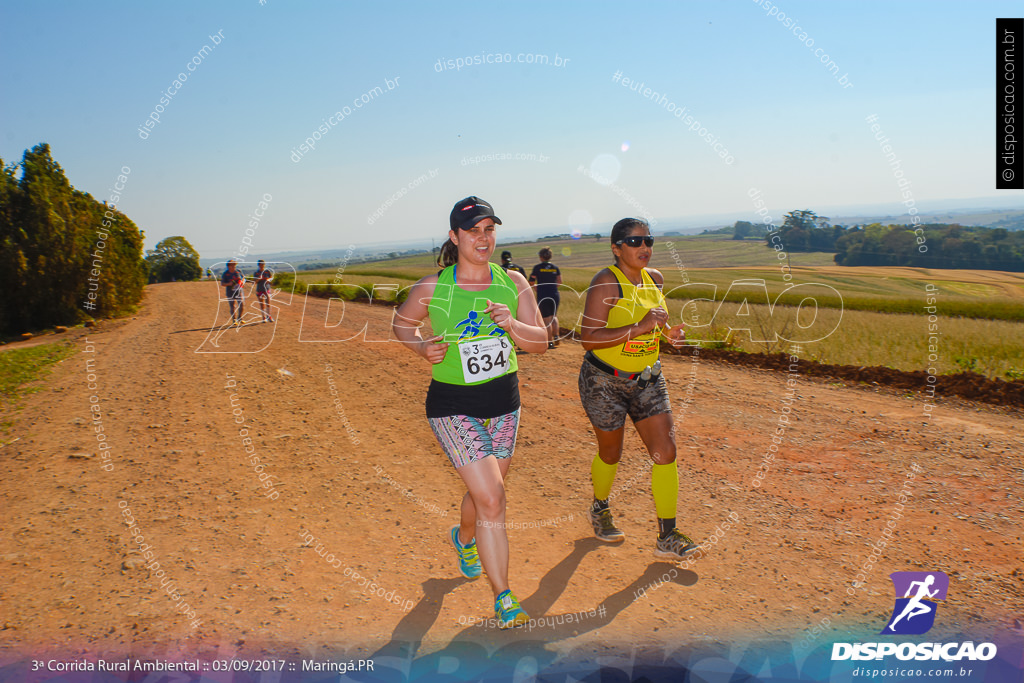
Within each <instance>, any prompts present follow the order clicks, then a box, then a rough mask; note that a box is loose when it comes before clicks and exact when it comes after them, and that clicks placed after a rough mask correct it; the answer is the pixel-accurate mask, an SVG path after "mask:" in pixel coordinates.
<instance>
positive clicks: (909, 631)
mask: <svg viewBox="0 0 1024 683" xmlns="http://www.w3.org/2000/svg"><path fill="white" fill-rule="evenodd" d="M889 576H890V578H892V585H893V588H895V589H896V606H895V607H893V610H892V617H890V618H889V623H888V624H887V625H886V627H885V628H883V629H882V631H881V633H880V634H879V635H883V634H884V635H889V634H894V633H898V634H900V635H905V636H910V635H920V634H922V633H927V632H928V631H929V630H931V628H932V626H933V625H934V624H935V613H936V612H938V611H939V601H940V600H941V601H945V600H946V592H947V591H948V590H949V577H948V576H946V575H945V574H944V573H943V572H893V573H892V574H890V575H889ZM901 595H902V596H903V597H900V596H901Z"/></svg>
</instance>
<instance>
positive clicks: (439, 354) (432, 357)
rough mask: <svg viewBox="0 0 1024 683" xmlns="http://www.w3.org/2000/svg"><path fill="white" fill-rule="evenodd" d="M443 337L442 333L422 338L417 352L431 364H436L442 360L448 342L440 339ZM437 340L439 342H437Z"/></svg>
mask: <svg viewBox="0 0 1024 683" xmlns="http://www.w3.org/2000/svg"><path fill="white" fill-rule="evenodd" d="M443 339H444V336H443V335H438V336H436V337H431V338H430V339H424V340H423V341H422V342H420V347H419V354H420V355H421V356H423V357H424V358H426V359H427V360H429V361H430V362H431V363H432V364H434V365H437V364H438V363H440V362H441V361H443V360H444V354H445V353H446V352H447V351H448V344H447V342H444V341H441V340H443ZM439 341H440V342H441V343H438V342H439Z"/></svg>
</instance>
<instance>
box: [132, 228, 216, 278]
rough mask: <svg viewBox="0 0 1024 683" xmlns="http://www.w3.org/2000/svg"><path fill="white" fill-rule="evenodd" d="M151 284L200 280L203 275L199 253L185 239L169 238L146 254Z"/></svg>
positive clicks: (178, 237) (179, 237) (161, 241)
mask: <svg viewBox="0 0 1024 683" xmlns="http://www.w3.org/2000/svg"><path fill="white" fill-rule="evenodd" d="M146 263H147V264H148V265H149V281H150V282H170V281H171V280H198V279H199V278H200V277H202V275H203V269H202V267H200V265H199V252H198V251H196V250H195V249H194V248H193V247H192V245H191V244H189V242H188V240H187V239H185V238H184V237H181V236H180V235H179V236H175V237H167V238H165V239H162V240H160V242H159V243H158V244H157V245H156V247H155V248H153V249H151V250H150V251H148V252H146Z"/></svg>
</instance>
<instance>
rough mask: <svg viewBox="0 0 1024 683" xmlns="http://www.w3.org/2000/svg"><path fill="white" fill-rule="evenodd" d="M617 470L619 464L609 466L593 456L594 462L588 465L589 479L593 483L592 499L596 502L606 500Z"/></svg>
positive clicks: (598, 457) (597, 456)
mask: <svg viewBox="0 0 1024 683" xmlns="http://www.w3.org/2000/svg"><path fill="white" fill-rule="evenodd" d="M618 469H619V463H615V464H614V465H609V464H608V463H606V462H605V461H604V460H602V459H601V456H600V455H595V456H594V462H592V463H590V478H591V480H592V481H593V482H594V498H596V499H597V500H608V496H609V495H611V492H612V484H613V483H614V482H615V472H616V471H617V470H618Z"/></svg>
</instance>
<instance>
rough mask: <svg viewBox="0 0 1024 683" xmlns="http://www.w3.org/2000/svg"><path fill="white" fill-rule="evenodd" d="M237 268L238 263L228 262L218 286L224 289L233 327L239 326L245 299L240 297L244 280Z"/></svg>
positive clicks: (233, 260)
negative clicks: (236, 309)
mask: <svg viewBox="0 0 1024 683" xmlns="http://www.w3.org/2000/svg"><path fill="white" fill-rule="evenodd" d="M237 266H238V262H237V261H235V259H231V260H230V261H228V269H227V270H225V271H224V272H223V273H222V274H221V276H220V284H221V286H222V287H224V293H225V295H226V296H227V299H228V304H229V305H230V306H231V322H232V323H234V324H235V325H241V324H242V308H243V306H244V304H245V299H244V297H243V295H242V285H244V284H245V278H244V277H243V276H242V274H241V273H239V272H238V270H236V268H237ZM236 304H237V307H238V311H237V314H236V311H235V306H236Z"/></svg>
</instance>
